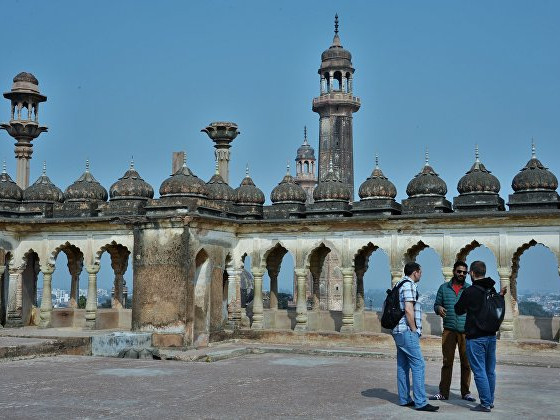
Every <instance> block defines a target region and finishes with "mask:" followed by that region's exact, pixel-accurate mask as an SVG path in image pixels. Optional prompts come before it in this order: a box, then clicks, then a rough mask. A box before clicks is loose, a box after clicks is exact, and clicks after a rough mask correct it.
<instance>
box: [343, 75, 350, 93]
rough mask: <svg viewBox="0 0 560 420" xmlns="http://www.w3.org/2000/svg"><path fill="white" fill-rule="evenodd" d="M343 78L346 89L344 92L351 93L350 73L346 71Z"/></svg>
mask: <svg viewBox="0 0 560 420" xmlns="http://www.w3.org/2000/svg"><path fill="white" fill-rule="evenodd" d="M344 78H345V79H346V90H345V92H346V93H352V75H351V74H350V73H349V72H347V73H346V75H345V77H344Z"/></svg>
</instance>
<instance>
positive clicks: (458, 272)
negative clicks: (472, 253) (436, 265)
mask: <svg viewBox="0 0 560 420" xmlns="http://www.w3.org/2000/svg"><path fill="white" fill-rule="evenodd" d="M455 271H456V272H457V274H467V271H466V270H455Z"/></svg>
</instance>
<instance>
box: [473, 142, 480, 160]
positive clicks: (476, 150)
mask: <svg viewBox="0 0 560 420" xmlns="http://www.w3.org/2000/svg"><path fill="white" fill-rule="evenodd" d="M474 158H475V159H474V161H475V162H476V163H480V154H479V153H478V144H475V145H474Z"/></svg>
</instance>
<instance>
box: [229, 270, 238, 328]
mask: <svg viewBox="0 0 560 420" xmlns="http://www.w3.org/2000/svg"><path fill="white" fill-rule="evenodd" d="M227 273H228V277H229V283H228V324H229V326H230V328H239V327H240V326H241V270H239V269H235V268H231V269H228V270H227Z"/></svg>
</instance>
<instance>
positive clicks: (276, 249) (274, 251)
mask: <svg viewBox="0 0 560 420" xmlns="http://www.w3.org/2000/svg"><path fill="white" fill-rule="evenodd" d="M287 254H290V251H289V250H288V249H287V248H286V247H285V246H284V245H283V244H282V243H281V242H277V243H276V245H274V246H273V247H272V248H270V249H269V250H268V251H266V252H265V254H264V256H263V260H264V262H265V268H266V272H267V274H268V277H269V278H270V293H269V298H268V308H270V309H273V310H275V309H278V275H279V274H280V271H281V267H282V262H283V261H284V258H285V256H286V255H287ZM292 276H293V273H292ZM292 296H293V293H292ZM286 303H287V302H286ZM265 306H266V305H265Z"/></svg>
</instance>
